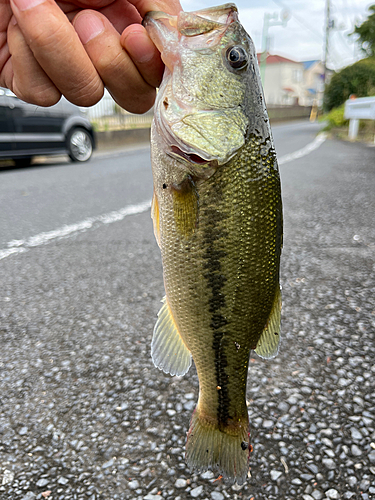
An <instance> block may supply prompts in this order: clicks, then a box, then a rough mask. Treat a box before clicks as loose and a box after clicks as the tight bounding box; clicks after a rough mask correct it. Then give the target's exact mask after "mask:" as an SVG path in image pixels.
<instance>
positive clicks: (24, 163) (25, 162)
mask: <svg viewBox="0 0 375 500" xmlns="http://www.w3.org/2000/svg"><path fill="white" fill-rule="evenodd" d="M31 160H32V157H31V156H28V157H26V158H14V159H13V161H14V164H15V165H16V167H19V168H26V167H30V165H31Z"/></svg>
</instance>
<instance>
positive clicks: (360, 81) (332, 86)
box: [324, 57, 375, 111]
mask: <svg viewBox="0 0 375 500" xmlns="http://www.w3.org/2000/svg"><path fill="white" fill-rule="evenodd" d="M350 94H355V95H356V96H357V97H366V96H370V95H375V57H368V58H367V59H362V60H361V61H358V62H356V63H354V64H352V65H351V66H347V67H346V68H344V69H342V70H341V71H340V72H338V73H335V74H334V75H333V76H332V79H331V81H330V83H329V85H328V86H327V88H326V91H325V93H324V109H325V110H326V111H330V110H331V109H333V108H337V107H338V106H340V105H341V104H343V103H344V102H345V101H346V100H347V99H348V98H349V96H350Z"/></svg>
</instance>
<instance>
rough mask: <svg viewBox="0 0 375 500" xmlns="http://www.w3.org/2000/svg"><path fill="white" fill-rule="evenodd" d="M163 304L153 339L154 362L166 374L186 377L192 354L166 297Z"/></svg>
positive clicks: (152, 353) (152, 354)
mask: <svg viewBox="0 0 375 500" xmlns="http://www.w3.org/2000/svg"><path fill="white" fill-rule="evenodd" d="M162 302H163V306H162V308H161V309H160V311H159V313H158V319H157V322H156V325H155V328H154V335H153V337H152V343H151V356H152V361H153V362H154V365H155V366H156V367H157V368H159V369H160V370H163V372H165V373H170V374H171V375H178V376H181V375H185V373H186V372H187V371H188V370H189V368H190V365H191V354H190V351H189V349H188V348H187V347H186V345H185V344H184V342H183V340H182V338H181V336H180V333H179V331H178V329H177V326H176V323H175V321H174V319H173V316H172V312H171V310H170V308H169V305H168V302H167V300H166V297H164V299H163V300H162Z"/></svg>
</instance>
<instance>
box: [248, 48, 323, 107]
mask: <svg viewBox="0 0 375 500" xmlns="http://www.w3.org/2000/svg"><path fill="white" fill-rule="evenodd" d="M260 58H261V54H258V62H260ZM322 74H323V64H322V63H321V62H320V61H317V60H314V61H305V62H303V61H302V62H298V61H294V60H293V59H289V58H287V57H283V56H280V55H277V54H267V59H266V66H265V71H264V75H265V78H264V82H263V88H264V95H265V99H266V103H267V105H268V106H285V105H287V106H291V105H300V106H312V105H313V104H314V103H315V102H317V103H318V105H321V103H322V99H323V88H324V84H323V79H322Z"/></svg>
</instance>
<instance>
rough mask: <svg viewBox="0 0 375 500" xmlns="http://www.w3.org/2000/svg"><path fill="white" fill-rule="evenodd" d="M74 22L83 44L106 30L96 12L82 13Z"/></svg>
mask: <svg viewBox="0 0 375 500" xmlns="http://www.w3.org/2000/svg"><path fill="white" fill-rule="evenodd" d="M73 24H74V29H75V30H76V32H77V33H78V36H79V38H80V40H81V42H82V43H83V45H86V43H88V42H89V41H90V40H92V39H93V38H95V37H96V36H98V35H99V34H100V33H102V32H103V31H104V23H103V21H102V20H101V19H100V18H99V17H98V16H96V15H95V14H81V15H80V16H78V17H77V18H76V19H75V20H74V23H73Z"/></svg>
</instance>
